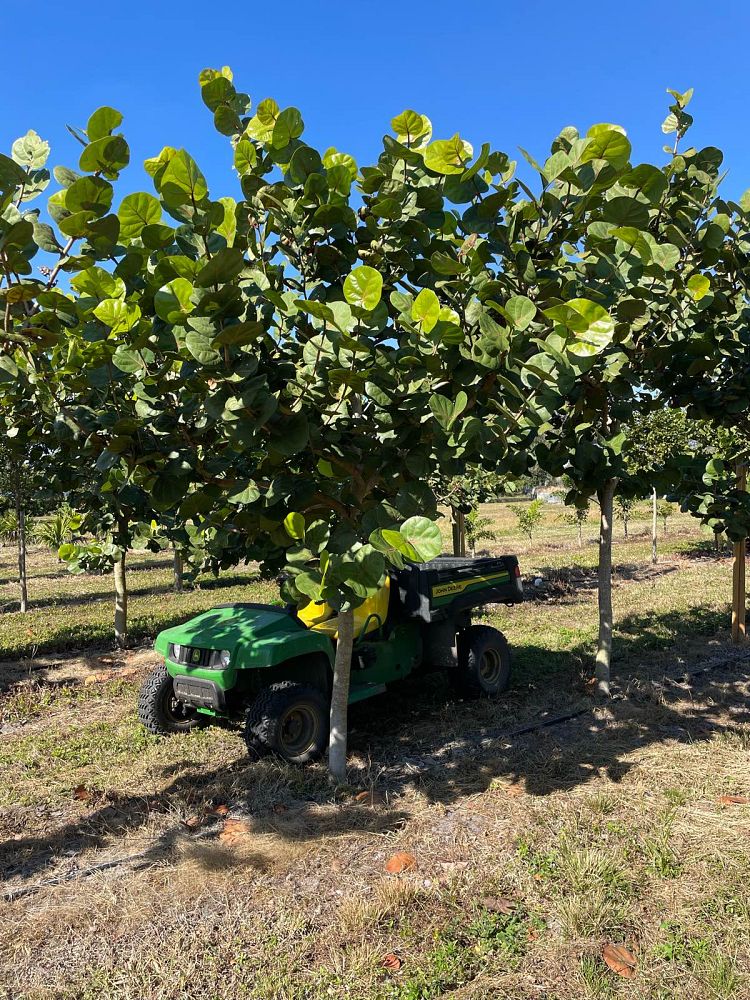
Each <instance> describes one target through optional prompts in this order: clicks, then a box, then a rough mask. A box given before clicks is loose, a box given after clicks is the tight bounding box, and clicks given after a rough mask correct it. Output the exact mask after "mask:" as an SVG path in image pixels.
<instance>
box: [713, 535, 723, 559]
mask: <svg viewBox="0 0 750 1000" xmlns="http://www.w3.org/2000/svg"><path fill="white" fill-rule="evenodd" d="M720 538H721V532H720V531H715V532H714V552H715V553H716V555H717V556H718V554H719V549H720V546H719V539H720Z"/></svg>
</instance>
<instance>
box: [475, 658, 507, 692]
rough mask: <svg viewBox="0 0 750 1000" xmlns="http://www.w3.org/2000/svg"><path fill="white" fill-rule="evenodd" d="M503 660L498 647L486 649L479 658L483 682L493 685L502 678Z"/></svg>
mask: <svg viewBox="0 0 750 1000" xmlns="http://www.w3.org/2000/svg"><path fill="white" fill-rule="evenodd" d="M502 669H503V661H502V657H501V656H500V653H499V651H498V650H497V649H485V650H484V652H483V653H482V655H481V657H480V658H479V676H480V678H481V679H482V683H483V684H486V685H487V686H488V687H493V686H494V685H495V684H497V682H498V681H499V680H500V674H501V673H502Z"/></svg>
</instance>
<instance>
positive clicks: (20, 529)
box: [14, 465, 29, 614]
mask: <svg viewBox="0 0 750 1000" xmlns="http://www.w3.org/2000/svg"><path fill="white" fill-rule="evenodd" d="M14 480H15V482H14V486H15V494H16V497H15V499H16V544H17V545H18V589H19V597H20V605H21V607H20V610H21V611H22V612H23V613H24V614H25V613H26V612H27V611H28V610H29V589H28V584H27V581H26V511H25V510H24V509H23V501H22V498H21V474H20V472H19V470H18V465H16V466H15V468H14Z"/></svg>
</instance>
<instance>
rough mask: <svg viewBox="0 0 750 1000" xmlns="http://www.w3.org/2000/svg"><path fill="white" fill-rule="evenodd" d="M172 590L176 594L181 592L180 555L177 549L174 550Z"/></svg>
mask: <svg viewBox="0 0 750 1000" xmlns="http://www.w3.org/2000/svg"><path fill="white" fill-rule="evenodd" d="M174 589H175V592H176V593H178V594H179V593H180V592H181V591H182V553H181V552H180V550H179V549H177V548H175V550H174Z"/></svg>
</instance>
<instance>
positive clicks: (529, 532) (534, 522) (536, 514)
mask: <svg viewBox="0 0 750 1000" xmlns="http://www.w3.org/2000/svg"><path fill="white" fill-rule="evenodd" d="M543 510H544V501H543V500H539V499H538V498H537V499H536V500H532V501H531V503H530V504H528V506H526V507H516V508H515V509H514V511H513V513H514V514H515V516H516V520H517V521H518V527H519V528H520V529H521V531H522V532H523V533H524V535H526V537H527V538H528V540H529V541H530V542H531V541H533V535H534V530H535V529H536V528H537V527H538V526H539V525H540V524H541V521H542V517H543V516H544V514H543Z"/></svg>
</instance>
